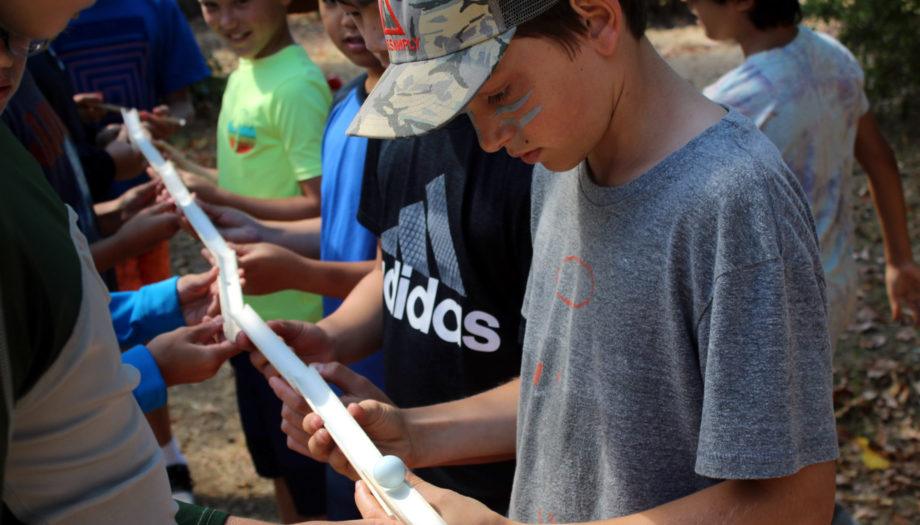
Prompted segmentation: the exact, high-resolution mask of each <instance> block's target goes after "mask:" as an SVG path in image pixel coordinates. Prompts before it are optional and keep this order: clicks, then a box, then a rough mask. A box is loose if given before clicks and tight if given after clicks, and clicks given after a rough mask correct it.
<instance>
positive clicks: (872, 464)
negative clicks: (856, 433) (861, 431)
mask: <svg viewBox="0 0 920 525" xmlns="http://www.w3.org/2000/svg"><path fill="white" fill-rule="evenodd" d="M856 443H857V444H858V445H859V447H860V448H861V449H862V456H860V459H862V462H863V465H865V466H866V468H868V469H870V470H886V469H889V468H891V462H890V461H888V460H887V459H885V457H884V456H882V455H881V454H879V453H878V452H876V451H874V450H872V448H871V446H870V445H869V440H868V439H866V438H864V437H858V438H856Z"/></svg>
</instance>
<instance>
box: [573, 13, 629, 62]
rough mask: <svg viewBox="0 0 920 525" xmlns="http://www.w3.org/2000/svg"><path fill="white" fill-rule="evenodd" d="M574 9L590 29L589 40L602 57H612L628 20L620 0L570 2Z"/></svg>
mask: <svg viewBox="0 0 920 525" xmlns="http://www.w3.org/2000/svg"><path fill="white" fill-rule="evenodd" d="M570 2H571V5H572V9H574V10H575V13H576V14H578V15H579V16H580V17H581V18H582V19H583V20H584V21H585V25H586V26H587V28H588V32H587V40H588V43H589V45H591V46H592V47H594V48H595V49H596V50H597V51H598V52H599V53H601V54H602V55H610V54H612V53H613V51H614V50H615V49H616V47H617V42H618V41H619V38H620V33H621V32H622V31H623V30H625V29H626V20H625V19H624V18H623V10H622V8H621V7H620V1H619V0H570Z"/></svg>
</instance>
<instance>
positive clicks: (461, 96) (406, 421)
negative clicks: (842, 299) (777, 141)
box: [304, 0, 838, 524]
mask: <svg viewBox="0 0 920 525" xmlns="http://www.w3.org/2000/svg"><path fill="white" fill-rule="evenodd" d="M380 5H381V10H382V14H383V17H384V26H385V28H386V29H387V31H385V33H386V36H387V41H388V44H389V46H390V47H389V49H390V54H391V57H392V61H393V65H392V66H391V67H390V68H389V69H388V70H387V72H386V74H385V75H384V76H383V78H382V79H381V81H380V83H379V84H378V86H377V88H376V89H375V90H374V92H373V93H371V95H370V97H369V98H368V100H367V102H366V103H365V104H364V106H363V108H362V110H361V112H359V114H358V116H357V118H356V121H355V122H354V124H353V126H352V130H353V131H354V132H356V133H358V134H361V135H368V136H376V137H394V136H408V135H415V134H419V133H424V132H427V131H429V130H432V129H435V128H437V127H438V126H439V125H440V124H442V123H443V122H446V121H447V120H449V119H450V118H452V117H453V115H455V114H456V113H458V112H460V111H463V110H464V109H466V111H467V112H468V113H469V114H470V116H471V117H472V119H473V121H474V122H475V125H476V127H477V130H478V132H479V138H480V143H481V145H482V147H483V148H484V149H486V150H488V151H495V150H498V149H500V148H505V149H506V150H507V151H508V153H510V154H511V155H513V156H518V157H521V158H523V159H524V160H525V161H527V162H529V163H533V164H537V166H536V168H535V173H534V183H533V184H534V185H533V190H532V192H533V199H532V215H531V227H532V237H533V243H534V245H533V250H534V255H533V263H532V266H531V271H530V276H529V279H528V288H527V292H526V295H525V299H524V305H523V313H524V316H525V318H526V322H527V325H526V332H525V335H524V356H523V362H522V368H521V378H522V379H520V380H518V381H515V382H512V383H509V384H507V385H504V386H502V387H499V388H497V389H495V390H492V391H489V392H486V393H484V394H481V395H479V396H475V397H472V398H468V399H466V400H462V401H459V402H454V403H449V404H442V405H436V406H432V407H423V408H416V409H409V410H398V409H395V408H393V407H391V406H389V405H385V404H381V403H376V402H372V401H365V402H362V403H361V404H360V405H358V406H352V407H351V410H352V413H353V414H355V416H356V418H357V419H358V421H359V422H360V423H361V424H362V425H364V427H365V428H366V429H367V430H368V432H369V433H370V434H371V436H372V437H375V436H376V437H380V438H381V439H380V441H379V444H380V446H381V447H383V448H384V449H385V450H387V451H395V452H396V453H399V454H401V455H402V457H403V459H405V460H406V462H407V464H408V465H409V466H410V467H418V466H424V465H432V464H456V463H462V462H464V461H478V460H482V458H489V457H501V456H503V455H516V457H517V462H518V463H517V470H516V473H515V480H514V488H513V491H512V502H511V508H510V511H509V518H510V519H511V520H514V521H515V522H526V523H538V522H539V523H572V522H588V521H600V520H606V521H604V522H605V523H608V522H609V523H652V522H654V523H659V524H661V523H744V524H751V523H793V522H794V523H829V522H830V520H831V514H832V510H833V506H834V463H833V460H834V459H835V458H836V457H837V455H838V451H837V438H836V433H835V430H834V414H833V404H832V396H831V386H832V373H831V356H830V350H829V349H830V346H829V342H828V337H827V329H826V322H827V320H826V307H825V299H824V277H823V273H822V270H821V262H820V256H819V253H818V249H817V239H816V235H815V228H814V223H813V220H812V217H811V214H810V211H809V207H808V203H807V202H806V200H805V197H804V195H803V192H802V190H801V188H800V186H799V185H798V183H797V182H796V180H795V178H794V176H793V175H792V174H791V173H790V172H789V170H788V169H787V168H786V166H785V164H784V163H783V161H782V159H781V158H780V156H779V153H778V152H777V151H776V149H775V148H774V147H773V146H772V145H771V144H770V143H769V141H768V140H767V139H766V138H765V137H764V136H763V135H761V134H760V133H759V132H758V131H757V129H756V128H755V127H754V126H753V124H752V123H751V122H750V121H749V120H747V119H746V118H745V117H743V116H741V115H740V114H738V113H737V112H734V111H731V110H728V109H727V108H725V107H722V106H718V105H716V104H714V103H712V102H710V101H708V100H707V99H705V98H704V97H703V96H702V95H700V94H699V92H698V91H697V90H695V89H694V88H693V87H692V86H690V85H688V84H687V83H686V82H684V81H683V80H682V79H680V78H679V76H678V75H677V74H676V73H675V72H674V71H672V70H671V69H670V68H669V67H668V66H667V65H666V64H665V62H664V61H663V60H662V59H661V57H660V56H659V55H658V54H657V53H656V52H655V50H654V49H653V47H652V46H651V44H650V42H649V41H648V40H647V39H646V38H645V37H644V36H643V32H644V26H645V6H644V3H643V2H642V1H641V0H569V1H562V2H557V1H554V0H546V1H535V0H529V1H523V0H517V1H515V0H505V1H486V0H483V1H469V0H467V1H460V0H441V1H437V0H432V1H428V2H424V3H422V2H418V1H400V0H381V3H380ZM318 426H319V421H318V417H317V416H315V415H312V414H311V415H310V416H308V418H307V419H306V420H305V421H304V428H305V430H307V431H308V432H314V431H316V430H317V428H318ZM384 439H385V440H384ZM309 445H310V446H311V447H312V450H313V451H314V452H315V454H316V455H318V456H324V457H325V458H326V459H328V460H329V461H330V462H332V463H333V464H335V465H337V466H338V467H339V468H343V465H344V462H343V460H342V457H341V454H340V453H339V452H338V451H336V450H334V449H332V448H331V445H330V444H329V441H328V436H325V435H324V433H322V432H318V433H316V434H315V435H314V436H313V437H312V438H311V440H310V442H309ZM415 482H416V484H417V485H418V486H419V488H420V489H421V490H422V493H423V495H425V496H426V497H427V498H428V499H429V500H430V501H432V503H434V505H435V506H436V508H437V509H438V510H439V512H441V514H442V516H444V518H445V520H446V521H447V522H448V523H463V524H470V523H500V522H506V521H507V520H506V519H505V518H503V517H501V516H498V515H495V514H493V513H489V512H488V511H487V510H486V509H485V508H483V507H482V506H481V505H477V504H475V502H473V501H471V500H470V499H467V498H462V497H460V496H458V495H456V494H454V493H451V492H449V491H444V490H440V489H436V488H433V487H431V486H428V485H426V484H424V483H422V482H420V481H415ZM357 499H358V502H359V506H360V507H361V508H362V511H363V512H364V513H365V515H366V516H373V517H382V514H381V513H380V510H379V508H377V507H376V506H375V504H374V502H373V499H372V498H371V497H370V495H369V492H368V491H367V489H366V488H363V487H362V486H361V485H359V490H358V493H357Z"/></svg>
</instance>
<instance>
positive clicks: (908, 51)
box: [802, 0, 920, 118]
mask: <svg viewBox="0 0 920 525" xmlns="http://www.w3.org/2000/svg"><path fill="white" fill-rule="evenodd" d="M802 7H803V10H804V12H805V15H806V16H810V17H817V18H820V19H823V20H825V21H827V22H830V23H837V24H839V25H840V33H839V35H838V37H839V39H840V41H841V42H843V44H844V45H846V46H847V47H848V48H850V50H851V51H853V53H854V54H855V55H856V56H857V58H858V59H859V61H860V63H862V65H863V67H864V68H865V71H866V87H867V91H868V93H869V98H870V100H871V101H872V102H873V106H875V108H876V112H881V113H887V114H888V115H889V116H899V117H902V118H903V117H909V116H911V115H916V114H917V113H918V111H920V103H918V101H917V96H918V95H920V0H806V1H804V2H803V5H802Z"/></svg>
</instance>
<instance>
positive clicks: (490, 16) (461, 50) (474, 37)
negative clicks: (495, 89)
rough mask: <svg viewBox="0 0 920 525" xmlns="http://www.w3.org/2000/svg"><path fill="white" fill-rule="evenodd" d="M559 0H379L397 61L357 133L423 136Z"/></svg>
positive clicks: (459, 106)
mask: <svg viewBox="0 0 920 525" xmlns="http://www.w3.org/2000/svg"><path fill="white" fill-rule="evenodd" d="M557 2H559V0H379V7H380V18H381V20H382V22H383V33H384V36H385V37H386V42H387V49H388V51H389V54H390V66H389V67H388V68H387V70H386V72H385V73H384V74H383V77H382V78H381V79H380V81H379V82H378V83H377V86H376V87H375V88H374V90H373V91H372V92H371V94H370V95H369V96H368V97H367V100H366V101H365V102H364V105H363V106H361V110H360V111H359V112H358V115H357V116H356V117H355V120H354V121H353V122H352V124H351V127H350V128H349V129H348V134H349V135H359V136H363V137H371V138H385V139H388V138H397V137H411V136H415V135H422V134H425V133H427V132H429V131H432V130H434V129H436V128H437V127H439V126H441V125H443V124H445V123H447V122H449V121H450V120H451V119H453V118H454V117H455V116H456V115H457V114H458V113H460V111H462V110H463V108H464V107H465V106H466V104H467V103H468V102H469V101H470V99H471V98H473V95H475V94H476V92H477V91H479V88H480V87H482V85H483V84H484V83H485V81H486V80H487V79H488V78H489V75H491V74H492V70H493V69H494V68H495V66H496V64H498V60H499V58H501V56H502V53H503V52H504V51H505V49H506V48H507V47H508V44H509V43H510V42H511V37H512V36H513V35H514V28H515V27H516V26H517V25H518V24H521V23H523V22H526V21H527V20H530V19H531V18H533V17H535V16H537V15H539V14H541V13H543V12H545V11H546V10H547V9H549V8H550V7H552V6H553V5H555V4H556V3H557Z"/></svg>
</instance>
